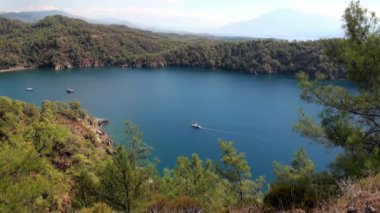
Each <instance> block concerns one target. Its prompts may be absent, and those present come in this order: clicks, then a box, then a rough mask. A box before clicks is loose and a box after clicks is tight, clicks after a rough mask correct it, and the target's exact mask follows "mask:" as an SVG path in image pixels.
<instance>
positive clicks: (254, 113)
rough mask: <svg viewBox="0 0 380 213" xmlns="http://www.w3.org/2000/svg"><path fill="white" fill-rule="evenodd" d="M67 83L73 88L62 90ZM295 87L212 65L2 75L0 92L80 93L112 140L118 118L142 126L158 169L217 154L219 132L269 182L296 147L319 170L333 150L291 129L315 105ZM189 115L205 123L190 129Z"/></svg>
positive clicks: (59, 96) (29, 96)
mask: <svg viewBox="0 0 380 213" xmlns="http://www.w3.org/2000/svg"><path fill="white" fill-rule="evenodd" d="M26 87H33V88H34V91H33V92H26V91H25V88H26ZM66 88H72V89H74V90H75V91H76V92H75V93H74V94H66V93H65V89H66ZM299 93H300V90H299V88H298V86H297V80H296V79H295V78H293V77H290V76H280V75H266V76H249V75H244V74H239V73H228V72H223V71H212V70H194V69H158V70H140V69H136V70H127V69H121V68H117V67H114V68H98V69H73V70H66V71H60V72H55V71H52V70H43V69H39V70H32V71H25V72H13V73H1V74H0V96H9V97H11V98H15V99H19V100H23V101H27V102H32V103H35V104H38V105H40V104H41V102H42V101H43V100H45V99H48V100H59V101H70V100H79V101H80V102H81V103H82V105H83V106H84V107H85V108H86V109H87V111H88V112H89V113H91V114H93V115H95V116H96V117H100V118H107V119H109V120H110V121H111V122H110V124H109V126H107V127H106V129H107V131H108V132H109V133H110V135H111V137H112V139H113V140H114V141H115V142H116V143H117V144H123V143H125V140H124V137H123V121H124V120H126V119H128V120H131V121H132V122H133V123H135V124H138V125H140V126H141V129H142V131H143V133H144V138H145V141H146V142H147V143H148V144H150V145H151V146H153V147H154V155H155V156H157V157H158V158H159V159H160V161H161V162H160V164H159V168H160V169H162V168H163V167H173V166H174V165H175V162H176V158H177V156H179V155H186V156H190V155H191V154H192V153H195V152H196V153H199V155H200V156H201V157H202V158H212V159H218V158H219V156H220V154H219V151H218V140H220V139H223V140H232V141H234V142H235V144H236V147H237V148H238V149H239V150H240V151H243V152H245V153H246V158H247V159H248V161H249V163H250V165H251V167H252V172H253V174H254V176H258V175H265V176H266V177H267V180H268V181H270V180H273V178H274V177H273V174H272V162H273V161H274V160H276V161H279V162H282V163H289V162H290V161H291V159H292V157H293V153H294V152H295V151H297V150H298V149H299V148H300V147H302V146H303V147H305V148H306V149H307V151H308V153H309V155H310V157H311V159H312V160H313V161H314V162H315V164H316V166H317V168H318V170H322V169H326V167H327V164H328V163H329V162H330V161H331V160H332V159H333V158H334V156H335V154H336V152H337V151H332V150H327V149H325V148H324V147H323V146H321V145H319V144H314V143H311V142H310V141H308V140H307V139H304V138H301V137H299V136H298V135H297V133H294V132H293V130H292V126H293V125H294V123H295V122H296V121H297V117H298V109H299V108H300V107H303V108H304V109H305V111H306V112H307V113H309V114H312V115H316V114H317V112H318V111H319V110H320V108H319V107H317V106H312V105H308V104H306V103H304V102H302V101H301V100H300V98H299ZM194 121H196V122H199V123H200V124H201V125H202V126H204V127H205V128H206V129H200V130H195V129H192V128H191V127H190V125H191V123H192V122H194Z"/></svg>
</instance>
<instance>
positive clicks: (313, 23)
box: [0, 9, 343, 40]
mask: <svg viewBox="0 0 380 213" xmlns="http://www.w3.org/2000/svg"><path fill="white" fill-rule="evenodd" d="M52 15H61V16H66V17H71V18H80V19H83V20H86V21H87V22H90V23H96V24H117V25H125V26H128V27H132V28H138V29H145V30H150V31H155V32H174V33H180V34H186V33H189V34H190V33H191V32H183V31H178V32H177V31H175V30H168V29H165V30H164V29H160V28H157V27H154V28H153V27H150V28H149V27H148V28H147V27H141V26H139V25H136V24H134V23H131V22H128V21H126V20H122V19H118V18H108V19H87V18H84V17H79V16H75V15H72V14H70V13H67V12H64V11H59V10H52V11H30V12H10V13H0V16H3V17H6V18H9V19H17V20H21V21H23V22H28V23H32V22H37V21H39V20H41V19H43V18H45V17H47V16H52ZM203 33H207V34H211V35H218V36H232V37H235V36H237V37H251V38H276V39H287V40H314V39H320V38H336V37H342V36H343V30H342V29H341V23H340V22H339V20H338V19H335V18H332V17H327V16H322V15H318V14H311V13H306V12H301V11H297V10H291V9H283V10H277V11H272V12H269V13H266V14H264V15H261V16H259V17H257V18H254V19H251V20H247V21H242V22H236V23H231V24H228V25H225V26H223V27H220V28H218V29H214V30H210V31H208V32H203Z"/></svg>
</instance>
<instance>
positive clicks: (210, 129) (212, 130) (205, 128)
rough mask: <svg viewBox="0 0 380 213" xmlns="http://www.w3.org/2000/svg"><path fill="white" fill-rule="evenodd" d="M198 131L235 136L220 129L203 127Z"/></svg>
mask: <svg viewBox="0 0 380 213" xmlns="http://www.w3.org/2000/svg"><path fill="white" fill-rule="evenodd" d="M200 129H202V130H207V131H211V132H218V133H224V134H234V135H235V134H236V133H235V132H231V131H226V130H222V129H213V128H207V127H203V126H202V127H201V128H200Z"/></svg>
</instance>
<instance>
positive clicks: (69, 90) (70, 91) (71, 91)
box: [66, 89, 75, 93]
mask: <svg viewBox="0 0 380 213" xmlns="http://www.w3.org/2000/svg"><path fill="white" fill-rule="evenodd" d="M66 92H67V93H74V92H75V91H74V90H73V89H66Z"/></svg>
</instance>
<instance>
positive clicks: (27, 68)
mask: <svg viewBox="0 0 380 213" xmlns="http://www.w3.org/2000/svg"><path fill="white" fill-rule="evenodd" d="M35 68H36V67H34V66H31V67H24V66H16V67H10V68H7V69H0V73H5V72H17V71H25V70H31V69H35Z"/></svg>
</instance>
